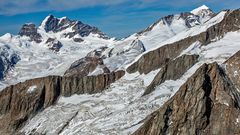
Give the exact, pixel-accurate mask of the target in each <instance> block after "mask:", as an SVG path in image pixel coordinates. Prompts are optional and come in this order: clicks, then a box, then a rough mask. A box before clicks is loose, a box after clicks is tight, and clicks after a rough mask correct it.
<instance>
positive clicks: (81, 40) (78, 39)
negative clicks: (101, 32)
mask: <svg viewBox="0 0 240 135" xmlns="http://www.w3.org/2000/svg"><path fill="white" fill-rule="evenodd" d="M73 41H74V42H79V43H81V42H83V39H81V38H73Z"/></svg>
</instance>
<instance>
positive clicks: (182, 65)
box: [143, 55, 198, 95]
mask: <svg viewBox="0 0 240 135" xmlns="http://www.w3.org/2000/svg"><path fill="white" fill-rule="evenodd" d="M197 62H198V55H183V56H180V57H178V58H176V59H174V60H171V61H169V62H168V63H167V64H166V65H164V66H163V67H161V69H160V71H159V72H158V73H157V75H156V76H155V77H154V79H153V81H152V82H151V84H150V85H149V86H148V87H147V88H146V90H145V93H144V94H143V95H146V94H149V93H151V92H152V91H153V90H154V89H155V87H156V86H158V85H160V84H161V83H163V82H165V81H166V80H177V79H179V78H180V77H181V76H182V75H183V74H184V73H185V72H186V71H187V70H188V69H189V68H191V67H192V66H193V65H194V64H195V63H197Z"/></svg>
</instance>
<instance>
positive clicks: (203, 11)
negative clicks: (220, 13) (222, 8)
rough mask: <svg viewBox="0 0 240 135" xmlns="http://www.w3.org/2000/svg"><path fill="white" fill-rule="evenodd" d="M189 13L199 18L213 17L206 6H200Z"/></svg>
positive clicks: (212, 13)
mask: <svg viewBox="0 0 240 135" xmlns="http://www.w3.org/2000/svg"><path fill="white" fill-rule="evenodd" d="M191 13H192V14H194V15H197V16H199V17H201V18H211V17H212V16H213V15H214V12H213V11H212V10H211V9H210V8H209V7H207V6H206V5H202V6H200V7H198V8H196V9H194V10H192V11H191Z"/></svg>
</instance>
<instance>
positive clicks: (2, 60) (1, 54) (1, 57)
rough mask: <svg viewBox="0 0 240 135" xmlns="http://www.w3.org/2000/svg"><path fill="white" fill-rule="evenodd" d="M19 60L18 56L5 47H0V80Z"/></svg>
mask: <svg viewBox="0 0 240 135" xmlns="http://www.w3.org/2000/svg"><path fill="white" fill-rule="evenodd" d="M20 59H21V58H20V56H19V55H18V54H17V53H16V52H14V51H12V50H11V49H10V48H9V47H8V46H7V45H5V46H1V47H0V80H2V79H3V78H4V77H5V75H6V74H7V72H8V71H9V70H10V69H12V68H13V67H14V66H15V64H17V62H18V61H19V60H20Z"/></svg>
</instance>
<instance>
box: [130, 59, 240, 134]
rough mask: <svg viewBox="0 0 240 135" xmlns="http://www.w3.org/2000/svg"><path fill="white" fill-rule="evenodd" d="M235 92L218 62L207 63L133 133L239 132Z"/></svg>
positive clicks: (239, 113) (238, 113) (239, 124)
mask: <svg viewBox="0 0 240 135" xmlns="http://www.w3.org/2000/svg"><path fill="white" fill-rule="evenodd" d="M236 92H237V91H236V89H235V88H234V87H233V85H232V83H231V81H230V80H229V79H228V77H227V76H226V74H225V73H224V72H223V70H222V69H221V68H220V67H219V66H218V65H217V64H216V63H213V64H209V65H207V64H204V65H203V66H202V67H200V68H199V69H198V70H197V71H196V73H195V74H194V75H193V76H192V77H190V78H189V79H188V80H187V82H186V83H185V84H183V85H182V86H181V87H180V89H179V91H178V92H177V93H176V94H175V95H174V96H173V97H172V98H171V99H170V100H169V101H168V102H166V103H165V104H164V105H163V106H162V107H161V108H160V109H159V110H157V111H156V112H154V113H152V114H151V115H150V116H148V117H147V118H146V121H145V123H144V125H143V126H141V127H140V128H139V129H138V130H137V131H136V132H135V133H134V135H145V134H147V135H167V134H170V135H234V134H240V123H239V115H240V111H239V105H238V102H237V101H238V99H237V98H236V96H234V95H233V93H236Z"/></svg>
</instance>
